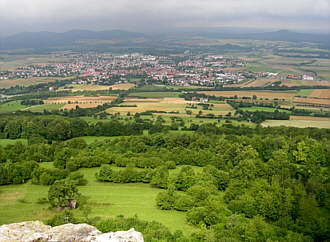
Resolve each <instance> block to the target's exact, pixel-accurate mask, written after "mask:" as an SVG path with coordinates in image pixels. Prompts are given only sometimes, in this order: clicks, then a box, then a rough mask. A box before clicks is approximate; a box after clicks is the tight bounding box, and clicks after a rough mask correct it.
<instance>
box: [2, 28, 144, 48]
mask: <svg viewBox="0 0 330 242" xmlns="http://www.w3.org/2000/svg"><path fill="white" fill-rule="evenodd" d="M144 37H145V35H144V34H141V33H134V32H128V31H122V30H108V31H89V30H71V31H68V32H64V33H55V32H46V31H44V32H24V33H18V34H15V35H12V36H9V37H6V38H4V39H2V40H0V49H25V48H48V47H59V46H69V45H73V44H78V42H79V41H83V40H130V39H137V38H144Z"/></svg>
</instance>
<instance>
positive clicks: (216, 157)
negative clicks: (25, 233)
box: [0, 116, 330, 241]
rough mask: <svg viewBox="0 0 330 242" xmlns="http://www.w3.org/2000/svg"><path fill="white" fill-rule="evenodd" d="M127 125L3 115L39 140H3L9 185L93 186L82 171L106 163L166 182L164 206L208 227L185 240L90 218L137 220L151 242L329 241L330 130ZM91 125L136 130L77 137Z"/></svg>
mask: <svg viewBox="0 0 330 242" xmlns="http://www.w3.org/2000/svg"><path fill="white" fill-rule="evenodd" d="M31 119H32V120H31ZM121 125H122V124H121V123H120V122H119V121H107V122H105V123H103V124H102V125H101V123H99V124H96V125H94V126H92V127H91V126H89V125H88V124H87V123H84V121H82V120H80V119H70V120H68V119H65V118H59V119H54V118H52V119H49V118H47V117H42V118H41V117H38V116H32V117H26V116H24V117H22V118H21V119H17V120H15V121H13V120H9V119H1V122H0V127H1V128H0V131H1V134H2V135H4V134H5V135H7V136H8V134H10V135H11V136H10V137H11V138H18V137H30V138H29V140H28V145H24V144H22V143H20V142H17V143H16V144H14V145H7V146H4V147H1V146H0V162H1V164H0V176H1V177H0V184H2V185H5V184H19V183H25V182H27V181H28V180H31V182H32V183H33V184H42V185H54V184H55V185H56V182H57V181H61V180H63V181H64V180H65V181H71V182H72V181H73V182H74V184H75V185H83V184H84V183H85V182H86V181H85V180H84V178H83V177H82V176H81V175H79V171H78V173H76V171H77V170H79V168H82V167H85V168H89V167H100V170H99V171H98V172H97V173H96V174H95V177H96V179H97V180H99V181H100V182H115V183H136V182H142V183H149V184H150V186H153V187H157V188H159V189H160V190H159V194H158V196H157V198H156V201H155V203H156V204H157V206H158V208H159V209H163V210H178V211H183V212H185V213H186V221H187V223H189V224H192V225H193V226H196V228H198V230H196V231H197V232H195V233H193V234H192V235H191V237H190V238H185V237H184V236H183V234H182V231H181V232H180V231H177V232H176V233H174V234H172V233H170V232H169V231H168V230H167V229H166V228H165V227H164V226H162V225H161V224H158V223H150V222H145V221H142V220H139V219H138V218H132V219H129V218H123V217H117V218H113V219H108V220H101V221H94V222H93V221H90V223H94V224H95V225H96V226H97V227H98V228H99V229H101V231H109V230H112V229H126V228H127V227H128V226H131V225H132V223H134V226H135V224H136V226H137V227H136V228H137V229H140V231H141V232H143V233H144V235H145V237H146V240H147V241H152V239H151V238H153V240H154V241H156V240H157V241H159V240H164V241H242V240H243V241H327V240H328V239H329V189H330V186H329V177H328V174H329V160H330V142H329V136H330V133H329V130H326V129H312V128H309V129H297V128H284V127H280V128H262V127H260V126H257V127H256V128H247V127H233V126H231V125H227V126H223V127H217V126H215V125H213V124H204V125H200V126H198V128H197V130H196V132H194V133H191V134H180V133H164V132H163V131H162V130H160V131H159V132H155V133H154V134H152V135H148V136H146V135H140V134H141V132H142V130H143V129H144V128H145V127H143V128H137V127H139V126H138V125H137V124H134V125H131V124H130V125H129V126H121ZM135 125H137V126H135ZM16 126H19V127H20V128H19V129H18V128H17V127H16ZM11 128H12V129H13V130H15V132H14V131H10V132H9V130H10V129H11ZM89 129H90V130H94V131H93V132H95V131H96V130H100V131H99V132H100V133H97V134H101V133H103V134H106V135H108V136H116V135H125V134H126V135H133V136H128V137H118V138H116V139H111V140H105V141H97V142H94V143H91V144H89V145H88V144H87V143H86V142H85V141H84V140H83V139H80V138H74V139H70V138H72V137H79V136H82V135H85V134H86V133H84V132H86V130H89ZM31 130H32V131H31ZM33 130H37V131H38V132H35V131H33ZM107 130H109V131H107ZM116 130H120V132H119V131H116ZM122 130H124V131H122ZM55 131H56V132H55ZM62 131H63V132H62ZM31 132H32V133H31ZM123 132H127V133H123ZM12 134H16V136H15V137H14V136H12ZM26 134H29V135H27V136H26ZM65 140H66V141H65ZM41 162H54V163H53V164H54V167H55V168H43V167H40V165H39V164H40V163H41ZM117 167H120V169H119V170H118V169H114V168H117ZM173 169H178V171H177V172H175V173H173V172H171V170H173ZM65 212H66V213H68V212H67V211H65ZM61 216H62V217H61ZM63 216H64V215H62V214H59V215H56V217H54V218H53V219H51V220H50V221H49V224H52V225H55V224H60V223H64V222H63ZM70 216H71V215H70ZM66 217H67V215H66ZM70 219H72V221H73V222H74V218H73V217H72V218H71V217H70ZM132 226H133V225H132ZM157 231H158V232H157ZM148 238H149V240H148Z"/></svg>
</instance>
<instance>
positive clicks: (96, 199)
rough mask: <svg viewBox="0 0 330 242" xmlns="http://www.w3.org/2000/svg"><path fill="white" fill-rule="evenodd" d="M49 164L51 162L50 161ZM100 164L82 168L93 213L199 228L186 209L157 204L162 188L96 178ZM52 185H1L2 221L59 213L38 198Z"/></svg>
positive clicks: (171, 226)
mask: <svg viewBox="0 0 330 242" xmlns="http://www.w3.org/2000/svg"><path fill="white" fill-rule="evenodd" d="M46 165H47V166H49V165H50V164H48V163H47V164H46ZM98 170H99V168H83V169H80V170H79V171H80V172H81V173H82V174H84V176H85V178H86V179H87V180H88V184H87V185H86V186H80V187H79V188H78V189H79V191H80V192H81V193H82V194H83V195H85V196H87V197H88V198H89V200H88V204H89V205H90V206H91V207H92V213H91V215H90V216H91V217H94V216H99V217H101V218H107V217H115V216H117V215H124V216H125V217H133V216H135V215H137V216H138V217H139V218H140V219H143V220H147V221H153V220H157V221H158V222H160V223H162V224H164V225H165V226H167V227H168V228H169V229H170V230H171V231H172V232H174V231H175V230H177V229H181V230H182V231H184V233H185V234H187V235H189V234H190V233H191V232H193V231H194V230H195V228H194V227H192V226H190V225H188V224H187V223H186V221H185V213H183V212H178V211H173V210H172V211H164V210H160V209H158V208H157V206H156V203H155V198H156V195H157V194H158V192H160V191H161V189H157V188H152V187H151V186H150V185H149V184H140V183H135V184H115V183H103V182H98V181H96V178H95V176H94V174H95V173H96V172H97V171H98ZM48 189H49V187H48V186H41V185H32V184H31V183H30V182H29V183H27V184H23V185H6V186H1V187H0V224H4V223H13V222H19V221H24V220H42V221H46V220H47V219H49V218H50V217H51V216H53V215H54V214H55V212H54V211H53V210H50V209H48V206H49V205H48V204H38V203H37V201H38V199H40V198H42V197H47V192H48ZM73 212H74V214H75V215H76V216H82V214H81V211H79V210H75V211H73Z"/></svg>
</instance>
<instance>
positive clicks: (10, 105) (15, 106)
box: [0, 100, 27, 113]
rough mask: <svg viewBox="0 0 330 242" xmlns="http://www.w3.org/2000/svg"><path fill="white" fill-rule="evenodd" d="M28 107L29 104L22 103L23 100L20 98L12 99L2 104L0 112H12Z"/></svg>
mask: <svg viewBox="0 0 330 242" xmlns="http://www.w3.org/2000/svg"><path fill="white" fill-rule="evenodd" d="M26 107H27V106H24V105H22V104H21V101H19V100H17V101H11V102H7V103H3V104H1V105H0V113H11V112H15V111H19V110H21V109H24V108H26Z"/></svg>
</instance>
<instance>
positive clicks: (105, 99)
mask: <svg viewBox="0 0 330 242" xmlns="http://www.w3.org/2000/svg"><path fill="white" fill-rule="evenodd" d="M115 99H116V96H99V97H85V96H67V97H57V98H49V99H46V100H43V101H44V103H45V104H96V106H97V105H102V104H104V103H109V102H112V101H113V100H115Z"/></svg>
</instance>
